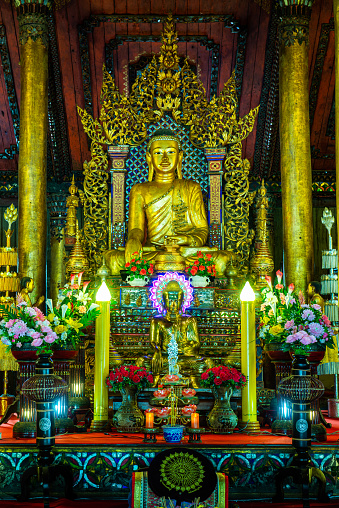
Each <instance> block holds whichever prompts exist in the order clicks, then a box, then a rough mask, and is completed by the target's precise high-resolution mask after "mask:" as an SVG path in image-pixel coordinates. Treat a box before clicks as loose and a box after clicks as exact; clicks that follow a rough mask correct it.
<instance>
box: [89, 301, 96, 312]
mask: <svg viewBox="0 0 339 508" xmlns="http://www.w3.org/2000/svg"><path fill="white" fill-rule="evenodd" d="M98 307H99V305H98V304H97V303H92V305H91V306H90V308H89V309H88V312H91V310H94V309H97V308H98Z"/></svg>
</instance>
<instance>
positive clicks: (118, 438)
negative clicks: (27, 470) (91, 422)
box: [0, 419, 339, 507]
mask: <svg viewBox="0 0 339 508" xmlns="http://www.w3.org/2000/svg"><path fill="white" fill-rule="evenodd" d="M16 421H17V420H10V421H9V423H6V424H4V425H1V426H0V432H1V433H2V439H1V440H0V447H1V446H5V445H11V444H13V443H16V444H34V443H35V439H13V425H14V424H15V422H16ZM327 421H329V422H330V423H332V428H331V429H327V441H325V442H323V443H320V444H324V445H326V444H331V445H333V444H338V441H339V420H334V419H327ZM143 437H144V436H143V434H129V435H123V434H119V433H113V432H111V433H109V434H104V433H94V432H93V433H91V432H87V433H84V434H64V435H61V436H57V437H56V445H64V444H73V445H81V444H94V445H96V444H97V445H101V444H108V445H111V444H112V445H113V444H122V445H124V444H125V445H131V444H132V443H133V444H141V443H142V440H143ZM201 439H202V444H206V445H236V446H238V445H248V444H254V445H265V444H268V445H276V444H277V445H286V444H287V445H290V444H291V438H289V437H286V436H276V435H272V434H271V432H270V431H269V430H268V429H267V430H264V429H262V431H261V433H260V434H253V435H251V434H244V433H238V432H237V431H236V432H235V433H234V434H226V435H222V434H205V435H202V437H201ZM157 440H158V443H162V442H165V441H164V439H163V437H162V436H158V437H157ZM185 440H186V441H188V437H186V438H185ZM313 444H316V443H313ZM338 507H339V503H338Z"/></svg>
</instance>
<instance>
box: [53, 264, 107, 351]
mask: <svg viewBox="0 0 339 508" xmlns="http://www.w3.org/2000/svg"><path fill="white" fill-rule="evenodd" d="M81 276H82V274H81V273H80V274H79V275H78V282H77V283H75V282H74V280H75V276H74V275H72V276H71V283H70V284H66V285H65V287H63V288H62V289H61V290H60V292H59V298H58V301H57V304H56V306H55V307H53V303H52V300H47V302H46V303H47V306H48V309H49V314H48V316H47V319H48V321H49V322H50V325H51V327H52V328H53V331H54V332H55V333H56V334H57V336H58V345H59V346H61V347H66V346H68V345H71V346H72V347H73V348H74V349H75V348H76V345H77V344H78V343H79V342H80V340H81V337H82V336H83V335H84V333H83V329H84V328H85V327H86V326H88V325H90V324H91V323H92V322H93V321H94V320H95V319H96V317H97V316H98V315H99V313H100V310H99V305H97V304H96V303H92V297H91V296H90V295H89V293H88V292H87V287H88V284H89V282H84V283H83V285H82V288H81Z"/></svg>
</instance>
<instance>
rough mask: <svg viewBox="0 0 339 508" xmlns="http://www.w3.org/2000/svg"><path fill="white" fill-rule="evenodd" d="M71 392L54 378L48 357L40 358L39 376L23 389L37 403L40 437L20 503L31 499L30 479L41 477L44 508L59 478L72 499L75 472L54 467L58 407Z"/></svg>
mask: <svg viewBox="0 0 339 508" xmlns="http://www.w3.org/2000/svg"><path fill="white" fill-rule="evenodd" d="M66 390H67V384H66V382H65V381H64V380H63V379H61V377H58V376H55V375H54V374H53V362H52V360H51V358H50V355H48V354H40V355H39V357H38V360H37V362H36V368H35V375H34V376H33V377H31V378H30V379H28V380H27V381H25V382H24V383H23V385H22V392H23V394H24V395H25V396H26V397H27V398H28V399H30V400H33V401H35V403H36V412H37V419H36V433H37V438H36V439H37V447H38V461H37V464H36V465H35V466H31V467H29V468H28V469H26V471H24V473H23V475H22V477H21V482H20V483H21V496H20V501H26V500H28V498H29V485H30V482H29V480H30V478H31V477H33V476H37V477H38V482H39V484H40V485H42V492H43V501H44V508H48V507H49V485H50V482H51V481H53V480H55V479H56V478H57V477H58V476H62V477H63V478H64V481H65V497H66V498H68V499H70V498H72V489H73V482H72V478H73V473H72V468H71V467H70V466H68V465H64V464H53V460H54V454H53V451H52V449H53V446H54V444H55V425H54V403H55V400H56V399H57V398H58V397H60V396H61V395H63V394H64V393H65V391H66Z"/></svg>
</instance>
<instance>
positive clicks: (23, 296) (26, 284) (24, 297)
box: [17, 277, 45, 307]
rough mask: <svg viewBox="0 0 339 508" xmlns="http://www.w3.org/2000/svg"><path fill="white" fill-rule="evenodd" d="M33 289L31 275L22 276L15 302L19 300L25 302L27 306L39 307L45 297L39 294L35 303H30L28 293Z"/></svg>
mask: <svg viewBox="0 0 339 508" xmlns="http://www.w3.org/2000/svg"><path fill="white" fill-rule="evenodd" d="M33 289H34V280H33V279H32V277H23V278H22V279H21V280H20V291H19V293H18V295H17V304H18V303H20V302H22V301H23V302H26V303H27V305H28V306H29V307H39V306H40V305H41V304H42V302H43V301H44V299H45V297H44V296H40V298H38V300H37V301H36V302H35V303H32V301H31V297H30V296H29V293H32V291H33Z"/></svg>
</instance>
